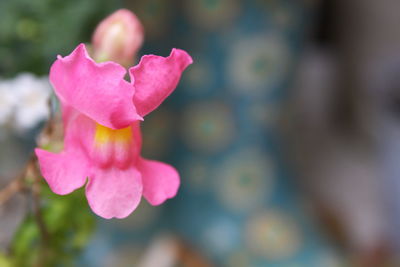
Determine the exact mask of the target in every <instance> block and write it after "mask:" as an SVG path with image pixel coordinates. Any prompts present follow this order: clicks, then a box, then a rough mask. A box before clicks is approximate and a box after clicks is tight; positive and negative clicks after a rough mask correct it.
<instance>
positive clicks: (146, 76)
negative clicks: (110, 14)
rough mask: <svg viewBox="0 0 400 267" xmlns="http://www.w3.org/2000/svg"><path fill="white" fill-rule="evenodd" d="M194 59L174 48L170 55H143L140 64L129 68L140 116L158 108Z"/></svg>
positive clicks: (134, 98)
mask: <svg viewBox="0 0 400 267" xmlns="http://www.w3.org/2000/svg"><path fill="white" fill-rule="evenodd" d="M192 62H193V60H192V58H191V57H190V56H189V54H188V53H186V52H185V51H183V50H180V49H172V52H171V54H170V55H169V56H168V57H160V56H155V55H146V56H143V57H142V59H141V60H140V62H139V64H138V65H137V66H135V67H132V68H130V69H129V74H130V77H131V81H132V83H133V84H134V86H135V95H134V97H133V100H134V101H133V102H134V103H135V106H136V109H137V112H138V114H139V115H140V116H142V117H143V116H145V115H146V114H148V113H150V112H151V111H153V110H154V109H156V108H157V107H158V106H159V105H160V104H161V102H162V101H164V99H165V98H167V97H168V96H169V95H170V94H171V93H172V91H173V90H174V89H175V87H176V86H177V84H178V82H179V79H180V77H181V74H182V72H183V71H184V70H185V68H186V67H187V66H188V65H190V64H192Z"/></svg>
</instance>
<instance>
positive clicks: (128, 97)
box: [50, 44, 142, 129]
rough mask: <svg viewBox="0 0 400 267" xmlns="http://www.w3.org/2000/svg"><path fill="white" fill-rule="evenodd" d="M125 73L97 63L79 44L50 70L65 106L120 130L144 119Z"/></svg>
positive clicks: (122, 70)
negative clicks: (140, 114) (139, 112)
mask: <svg viewBox="0 0 400 267" xmlns="http://www.w3.org/2000/svg"><path fill="white" fill-rule="evenodd" d="M125 73H126V71H125V69H124V68H123V67H122V66H121V65H118V64H116V63H114V62H104V63H96V62H94V61H93V60H92V59H91V58H90V57H89V55H88V53H87V51H86V48H85V45H84V44H80V45H79V46H78V47H77V48H76V49H75V50H74V51H73V52H72V53H71V54H70V55H69V56H66V57H61V56H58V58H57V60H56V61H55V62H54V64H53V65H52V66H51V69H50V81H51V83H52V85H53V86H54V88H55V91H56V94H57V96H58V97H59V98H60V100H61V101H62V102H64V103H65V104H67V105H70V106H72V107H73V108H75V109H77V110H78V111H79V112H81V113H83V114H85V115H87V116H88V117H90V118H91V119H93V120H95V121H96V122H98V123H100V124H102V125H104V126H107V127H109V128H113V129H119V128H124V127H126V126H128V125H130V124H131V123H132V122H134V121H135V120H141V119H142V118H141V116H139V115H138V114H137V112H136V109H135V106H134V105H133V102H132V97H133V94H134V88H133V86H132V85H131V84H129V83H128V82H127V81H125V80H124V75H125Z"/></svg>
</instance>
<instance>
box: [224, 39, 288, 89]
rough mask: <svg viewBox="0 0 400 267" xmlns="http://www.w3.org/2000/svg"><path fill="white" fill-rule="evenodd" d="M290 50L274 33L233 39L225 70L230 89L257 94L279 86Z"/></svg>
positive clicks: (285, 71) (284, 76)
mask: <svg viewBox="0 0 400 267" xmlns="http://www.w3.org/2000/svg"><path fill="white" fill-rule="evenodd" d="M289 60H290V51H289V49H288V47H287V45H286V42H285V41H284V40H283V38H282V37H281V36H280V35H278V34H275V35H273V34H269V35H255V36H249V37H245V38H243V37H242V38H241V39H239V40H238V41H237V42H234V44H233V46H232V48H231V50H230V56H229V60H228V61H227V66H226V69H227V71H228V75H227V77H229V82H230V84H231V88H232V90H234V91H236V92H238V93H241V94H247V95H260V94H262V93H265V92H268V91H271V90H273V89H275V88H276V87H277V86H279V85H280V84H281V83H282V81H283V80H284V79H285V78H286V77H287V74H288V71H289V65H290V64H289V63H290V62H289Z"/></svg>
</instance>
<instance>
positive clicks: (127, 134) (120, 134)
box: [94, 123, 132, 146]
mask: <svg viewBox="0 0 400 267" xmlns="http://www.w3.org/2000/svg"><path fill="white" fill-rule="evenodd" d="M94 140H95V144H96V145H98V146H101V145H104V144H107V143H110V142H112V143H124V144H126V143H130V142H131V140H132V129H131V126H128V127H126V128H122V129H117V130H114V129H111V128H108V127H105V126H103V125H101V124H98V123H96V133H95V136H94Z"/></svg>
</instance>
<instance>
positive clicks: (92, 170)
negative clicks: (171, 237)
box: [35, 44, 192, 219]
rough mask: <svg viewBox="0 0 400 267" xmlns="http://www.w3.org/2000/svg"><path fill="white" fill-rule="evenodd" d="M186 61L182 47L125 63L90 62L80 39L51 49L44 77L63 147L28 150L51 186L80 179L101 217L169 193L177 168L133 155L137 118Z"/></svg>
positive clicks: (64, 187)
mask: <svg viewBox="0 0 400 267" xmlns="http://www.w3.org/2000/svg"><path fill="white" fill-rule="evenodd" d="M191 63H192V59H191V57H190V56H189V55H188V54H187V53H186V52H185V51H183V50H179V49H173V50H172V52H171V54H170V55H169V56H168V57H160V56H155V55H146V56H143V57H142V59H141V61H140V63H139V64H138V65H137V66H135V67H132V68H130V69H129V75H130V79H131V83H129V82H127V81H126V80H124V76H125V74H126V70H125V69H124V67H122V66H121V65H119V64H117V63H114V62H104V63H96V62H94V61H93V60H92V59H91V58H90V57H89V55H88V53H87V51H86V48H85V45H84V44H80V45H79V46H78V47H77V48H76V49H75V50H74V51H73V52H72V53H71V54H70V55H69V56H66V57H64V58H63V57H61V56H58V58H57V60H56V61H55V63H54V64H53V65H52V67H51V70H50V81H51V83H52V85H53V87H54V89H55V92H56V94H57V96H58V98H59V99H60V102H61V104H62V113H63V121H64V132H65V136H64V150H63V151H62V152H61V153H59V154H55V153H51V152H48V151H45V150H42V149H36V150H35V152H36V155H37V157H38V159H39V165H40V169H41V172H42V175H43V177H44V178H45V179H46V181H47V183H48V184H49V186H50V188H51V189H52V191H53V192H54V193H56V194H59V195H65V194H69V193H71V192H72V191H74V190H75V189H77V188H79V187H82V186H83V185H85V183H86V180H88V182H87V184H86V197H87V199H88V203H89V205H90V207H91V208H92V210H93V211H94V212H95V213H96V214H98V215H99V216H101V217H104V218H107V219H109V218H112V217H116V218H124V217H126V216H128V215H129V214H130V213H131V212H132V211H133V210H135V208H136V207H137V206H138V204H139V202H140V200H141V196H142V195H143V196H144V197H145V198H146V199H147V201H148V202H150V203H151V204H152V205H159V204H161V203H163V202H164V201H165V200H166V199H168V198H172V197H174V196H175V195H176V193H177V190H178V187H179V183H180V182H179V175H178V173H177V171H176V170H175V169H174V168H173V167H172V166H170V165H168V164H165V163H162V162H157V161H153V160H147V159H144V158H142V157H141V156H140V151H141V145H142V137H141V133H140V125H139V124H140V120H143V119H142V118H143V117H144V116H145V115H147V114H148V113H150V112H151V111H153V110H154V109H155V108H157V107H158V106H159V105H160V104H161V102H162V101H163V100H164V99H165V98H166V97H167V96H168V95H170V94H171V93H172V91H173V90H174V89H175V87H176V85H177V84H178V82H179V79H180V76H181V74H182V72H183V70H184V69H185V68H186V67H187V66H188V65H190V64H191Z"/></svg>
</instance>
